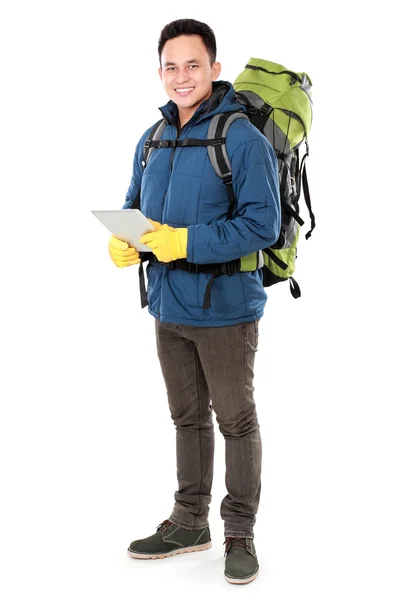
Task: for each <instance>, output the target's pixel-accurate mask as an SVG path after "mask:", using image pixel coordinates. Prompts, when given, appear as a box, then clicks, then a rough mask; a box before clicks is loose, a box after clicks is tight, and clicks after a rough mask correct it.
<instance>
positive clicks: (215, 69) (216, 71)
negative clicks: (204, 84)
mask: <svg viewBox="0 0 400 600" xmlns="http://www.w3.org/2000/svg"><path fill="white" fill-rule="evenodd" d="M221 68H222V67H221V63H219V62H215V63H214V64H213V66H212V67H211V70H212V80H213V81H216V80H217V79H218V78H219V76H220V74H221Z"/></svg>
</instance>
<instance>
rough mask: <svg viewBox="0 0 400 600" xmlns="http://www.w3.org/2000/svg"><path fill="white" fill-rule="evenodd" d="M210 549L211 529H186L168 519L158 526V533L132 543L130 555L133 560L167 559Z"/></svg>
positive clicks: (129, 549) (129, 550)
mask: <svg viewBox="0 0 400 600" xmlns="http://www.w3.org/2000/svg"><path fill="white" fill-rule="evenodd" d="M209 548H211V537H210V528H209V527H204V528H203V529H195V530H190V529H184V528H183V527H179V526H178V525H174V524H173V523H171V521H168V519H167V520H166V521H163V522H162V523H161V524H160V525H158V527H157V531H156V533H154V534H153V535H151V536H150V537H147V538H144V539H143V540H135V541H134V542H132V543H131V545H130V546H129V548H128V554H129V556H131V557H132V558H167V557H168V556H175V555H176V554H184V553H185V552H199V551H200V550H208V549H209Z"/></svg>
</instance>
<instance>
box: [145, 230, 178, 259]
mask: <svg viewBox="0 0 400 600" xmlns="http://www.w3.org/2000/svg"><path fill="white" fill-rule="evenodd" d="M187 239H188V230H187V228H186V227H181V228H178V229H175V228H174V227H170V226H169V225H166V224H164V225H161V227H160V229H158V230H157V231H152V232H150V233H146V234H145V235H142V237H141V238H140V243H141V244H146V246H148V247H149V248H151V249H152V251H153V253H154V254H155V255H156V257H157V258H158V260H159V261H160V262H165V263H168V262H171V261H173V260H177V259H178V258H186V257H187Z"/></svg>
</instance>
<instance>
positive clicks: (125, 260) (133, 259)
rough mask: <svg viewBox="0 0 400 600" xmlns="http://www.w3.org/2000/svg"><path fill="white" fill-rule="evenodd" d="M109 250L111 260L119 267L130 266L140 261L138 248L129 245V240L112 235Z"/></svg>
mask: <svg viewBox="0 0 400 600" xmlns="http://www.w3.org/2000/svg"><path fill="white" fill-rule="evenodd" d="M108 252H109V254H110V256H111V260H112V261H113V263H114V264H115V265H117V267H120V268H121V267H130V266H131V265H138V264H139V263H140V256H139V252H138V251H137V250H136V248H132V246H129V244H128V242H123V241H122V240H120V239H118V238H116V237H115V236H114V235H112V236H111V237H110V239H109V242H108Z"/></svg>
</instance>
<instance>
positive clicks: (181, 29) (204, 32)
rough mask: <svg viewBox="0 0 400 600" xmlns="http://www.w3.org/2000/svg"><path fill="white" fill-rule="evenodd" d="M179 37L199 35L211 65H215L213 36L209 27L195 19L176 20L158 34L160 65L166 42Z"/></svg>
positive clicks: (215, 50) (215, 54) (215, 52)
mask: <svg viewBox="0 0 400 600" xmlns="http://www.w3.org/2000/svg"><path fill="white" fill-rule="evenodd" d="M180 35H199V36H200V37H201V39H202V40H203V44H204V45H205V47H206V49H207V52H208V55H209V57H210V61H211V64H214V63H215V59H216V57H217V43H216V41H215V35H214V32H213V30H212V29H211V27H209V26H208V25H206V24H205V23H201V22H200V21H196V20H195V19H178V20H177V21H172V22H171V23H168V25H166V26H165V27H164V28H163V30H162V31H161V34H160V39H159V40H158V56H159V59H160V65H161V53H162V51H163V48H164V46H165V43H166V42H168V40H172V39H174V38H176V37H179V36H180Z"/></svg>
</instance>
